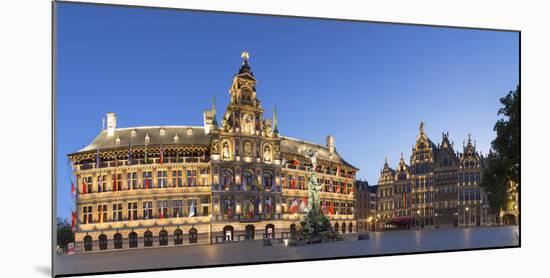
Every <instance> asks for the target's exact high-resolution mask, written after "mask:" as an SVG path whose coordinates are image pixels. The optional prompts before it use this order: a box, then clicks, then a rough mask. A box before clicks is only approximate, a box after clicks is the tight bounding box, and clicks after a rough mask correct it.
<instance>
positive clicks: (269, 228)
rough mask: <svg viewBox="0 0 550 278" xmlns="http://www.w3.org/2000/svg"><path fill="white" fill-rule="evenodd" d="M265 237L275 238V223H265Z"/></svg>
mask: <svg viewBox="0 0 550 278" xmlns="http://www.w3.org/2000/svg"><path fill="white" fill-rule="evenodd" d="M265 238H275V225H273V224H267V225H265Z"/></svg>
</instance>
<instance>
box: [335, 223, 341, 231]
mask: <svg viewBox="0 0 550 278" xmlns="http://www.w3.org/2000/svg"><path fill="white" fill-rule="evenodd" d="M339 227H340V226H338V222H336V224H334V230H335V231H336V232H338V228H339Z"/></svg>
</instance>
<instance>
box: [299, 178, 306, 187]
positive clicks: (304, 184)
mask: <svg viewBox="0 0 550 278" xmlns="http://www.w3.org/2000/svg"><path fill="white" fill-rule="evenodd" d="M298 188H299V189H306V182H305V177H304V176H298Z"/></svg>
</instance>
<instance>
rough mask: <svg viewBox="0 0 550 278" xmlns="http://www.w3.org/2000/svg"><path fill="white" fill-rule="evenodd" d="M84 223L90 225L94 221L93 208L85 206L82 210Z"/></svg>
mask: <svg viewBox="0 0 550 278" xmlns="http://www.w3.org/2000/svg"><path fill="white" fill-rule="evenodd" d="M82 223H84V224H89V223H93V221H92V206H85V207H83V208H82Z"/></svg>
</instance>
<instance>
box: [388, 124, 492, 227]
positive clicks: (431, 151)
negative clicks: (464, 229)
mask: <svg viewBox="0 0 550 278" xmlns="http://www.w3.org/2000/svg"><path fill="white" fill-rule="evenodd" d="M453 145H454V144H453V143H452V142H451V141H450V140H449V134H448V133H443V134H442V140H441V143H440V144H438V145H436V144H434V143H433V142H432V141H431V140H430V139H429V138H428V136H427V135H426V133H425V131H424V124H423V123H421V124H420V129H419V134H418V136H417V140H416V143H415V145H414V146H413V148H412V155H411V158H410V166H408V165H407V164H406V163H405V161H404V159H403V155H401V159H400V162H399V165H398V167H397V170H394V169H392V168H391V167H390V166H389V165H388V163H387V160H386V162H385V163H384V167H383V169H382V170H381V172H380V178H379V181H378V212H377V223H378V224H377V227H379V228H381V229H384V228H410V227H418V228H420V227H425V226H432V227H441V226H480V225H491V224H496V223H497V222H496V221H495V220H496V218H495V215H494V214H492V213H491V212H490V209H489V204H488V202H487V194H486V193H485V192H484V191H483V189H482V188H481V187H480V186H479V183H480V181H481V172H482V170H483V168H484V167H486V159H485V158H484V157H483V156H482V155H481V154H480V153H479V152H477V151H476V148H475V144H472V141H471V139H470V138H469V137H468V142H467V143H465V144H464V146H463V150H462V153H459V152H455V150H454V147H453Z"/></svg>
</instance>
